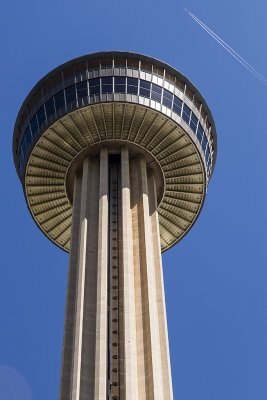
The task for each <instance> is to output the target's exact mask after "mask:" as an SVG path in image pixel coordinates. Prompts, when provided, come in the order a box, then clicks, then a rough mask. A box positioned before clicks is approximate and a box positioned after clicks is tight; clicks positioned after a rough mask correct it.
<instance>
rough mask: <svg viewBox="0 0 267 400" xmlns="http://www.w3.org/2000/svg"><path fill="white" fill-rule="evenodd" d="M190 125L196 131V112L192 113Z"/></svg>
mask: <svg viewBox="0 0 267 400" xmlns="http://www.w3.org/2000/svg"><path fill="white" fill-rule="evenodd" d="M190 127H191V129H192V130H193V131H194V132H196V129H197V117H196V116H195V114H194V113H193V112H192V114H191V121H190Z"/></svg>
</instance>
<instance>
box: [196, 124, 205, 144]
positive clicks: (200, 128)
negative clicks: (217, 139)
mask: <svg viewBox="0 0 267 400" xmlns="http://www.w3.org/2000/svg"><path fill="white" fill-rule="evenodd" d="M203 133H204V131H203V128H202V126H201V125H200V124H198V128H197V138H198V140H199V142H200V143H201V141H202V137H203Z"/></svg>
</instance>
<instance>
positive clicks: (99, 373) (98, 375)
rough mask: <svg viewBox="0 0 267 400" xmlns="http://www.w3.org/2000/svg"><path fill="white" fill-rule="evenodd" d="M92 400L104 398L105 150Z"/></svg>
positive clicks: (103, 156) (105, 156)
mask: <svg viewBox="0 0 267 400" xmlns="http://www.w3.org/2000/svg"><path fill="white" fill-rule="evenodd" d="M99 180H100V182H99V225H98V265H97V300H96V349H95V368H96V369H95V400H104V399H106V396H107V387H106V385H107V265H108V151H107V148H102V149H101V152H100V179H99Z"/></svg>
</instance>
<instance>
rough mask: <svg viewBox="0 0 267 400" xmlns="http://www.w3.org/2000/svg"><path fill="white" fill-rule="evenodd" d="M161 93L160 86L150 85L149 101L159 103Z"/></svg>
mask: <svg viewBox="0 0 267 400" xmlns="http://www.w3.org/2000/svg"><path fill="white" fill-rule="evenodd" d="M161 92H162V88H161V87H160V86H158V85H155V84H154V83H152V93H151V99H152V100H155V101H157V102H158V103H160V102H161Z"/></svg>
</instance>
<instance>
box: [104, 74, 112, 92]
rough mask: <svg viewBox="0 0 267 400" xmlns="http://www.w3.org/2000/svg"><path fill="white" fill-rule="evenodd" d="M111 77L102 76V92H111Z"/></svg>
mask: <svg viewBox="0 0 267 400" xmlns="http://www.w3.org/2000/svg"><path fill="white" fill-rule="evenodd" d="M112 92H113V87H112V77H111V76H109V77H106V78H102V93H112Z"/></svg>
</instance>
